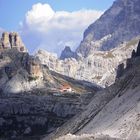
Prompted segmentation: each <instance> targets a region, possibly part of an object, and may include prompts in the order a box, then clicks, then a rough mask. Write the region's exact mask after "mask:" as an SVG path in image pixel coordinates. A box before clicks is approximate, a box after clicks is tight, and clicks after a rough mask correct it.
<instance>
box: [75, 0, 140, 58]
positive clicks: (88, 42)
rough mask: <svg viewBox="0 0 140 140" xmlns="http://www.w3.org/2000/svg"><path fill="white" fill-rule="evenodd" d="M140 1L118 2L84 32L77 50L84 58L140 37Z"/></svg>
mask: <svg viewBox="0 0 140 140" xmlns="http://www.w3.org/2000/svg"><path fill="white" fill-rule="evenodd" d="M139 24H140V1H139V0H116V1H115V2H114V3H113V5H112V7H111V8H110V9H108V10H107V11H106V12H105V13H104V14H103V15H102V16H101V17H100V18H99V19H98V20H97V21H96V22H94V23H93V24H91V25H90V26H89V27H88V28H87V29H86V31H85V32H84V38H83V41H82V42H81V44H80V46H79V47H78V48H77V51H76V52H78V53H81V54H82V55H83V56H84V57H87V56H88V55H89V54H92V53H94V51H96V50H101V51H105V50H110V49H111V48H115V47H117V46H118V45H120V44H121V43H122V42H125V41H129V40H131V39H132V38H134V37H136V36H139V35H140V27H139Z"/></svg>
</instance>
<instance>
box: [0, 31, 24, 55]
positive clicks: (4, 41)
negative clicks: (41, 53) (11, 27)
mask: <svg viewBox="0 0 140 140" xmlns="http://www.w3.org/2000/svg"><path fill="white" fill-rule="evenodd" d="M8 48H9V49H10V48H17V49H18V50H19V51H21V52H27V49H26V48H25V45H24V44H23V42H22V40H21V38H20V36H19V35H18V33H16V32H11V33H9V32H4V33H2V38H1V39H0V50H4V49H8Z"/></svg>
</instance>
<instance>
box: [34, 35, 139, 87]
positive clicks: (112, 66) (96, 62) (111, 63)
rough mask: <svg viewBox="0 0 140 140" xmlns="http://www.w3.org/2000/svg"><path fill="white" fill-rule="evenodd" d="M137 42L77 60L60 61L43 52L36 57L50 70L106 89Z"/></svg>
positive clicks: (133, 40)
mask: <svg viewBox="0 0 140 140" xmlns="http://www.w3.org/2000/svg"><path fill="white" fill-rule="evenodd" d="M138 41H139V37H136V38H134V39H132V40H130V41H128V42H124V43H122V44H121V45H120V46H118V47H117V48H114V49H111V50H110V51H104V52H102V51H95V52H94V53H92V54H90V55H88V56H87V57H86V58H84V57H80V59H78V60H76V59H74V58H67V59H64V60H60V59H58V58H57V57H55V56H53V55H51V54H50V53H48V52H46V51H44V50H40V51H39V52H38V53H37V54H36V57H37V58H38V59H39V60H40V62H41V64H46V65H47V66H48V67H49V69H50V70H53V71H56V72H58V73H61V74H63V75H67V76H69V77H73V78H76V79H80V80H86V81H89V82H93V83H96V84H98V85H100V86H102V87H106V86H109V85H111V84H112V83H114V81H115V78H116V75H117V67H118V65H119V64H120V63H122V62H124V65H126V59H127V58H130V57H131V55H132V51H133V49H134V50H136V47H137V44H138Z"/></svg>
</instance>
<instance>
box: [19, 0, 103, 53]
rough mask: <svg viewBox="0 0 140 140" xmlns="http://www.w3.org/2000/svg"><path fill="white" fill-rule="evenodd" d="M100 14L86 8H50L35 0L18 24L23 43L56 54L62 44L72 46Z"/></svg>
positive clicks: (77, 42)
mask: <svg viewBox="0 0 140 140" xmlns="http://www.w3.org/2000/svg"><path fill="white" fill-rule="evenodd" d="M101 14H102V12H101V11H96V10H86V9H83V10H79V11H74V12H67V11H54V10H53V9H52V8H51V7H50V5H48V4H41V3H38V4H35V5H33V6H32V9H31V10H30V11H28V12H27V13H26V15H25V21H24V22H23V23H20V25H22V29H21V30H22V35H23V37H24V40H25V43H26V44H27V46H28V45H32V46H30V47H34V49H36V48H38V47H40V48H43V49H46V50H48V51H51V52H55V53H58V54H60V52H61V51H62V49H63V48H64V45H72V46H71V47H72V48H73V49H75V47H77V46H78V44H79V43H80V40H81V39H82V35H83V32H84V30H85V29H86V28H87V27H88V26H89V24H91V23H93V22H94V21H95V20H96V19H97V18H98V17H99V16H100V15H101ZM26 40H27V41H26ZM28 48H29V47H28ZM34 49H33V48H32V49H31V50H34Z"/></svg>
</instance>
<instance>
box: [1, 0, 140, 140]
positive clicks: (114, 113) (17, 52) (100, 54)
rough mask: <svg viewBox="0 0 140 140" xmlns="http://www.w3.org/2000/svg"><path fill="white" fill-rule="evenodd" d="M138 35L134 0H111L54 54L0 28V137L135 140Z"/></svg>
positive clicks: (139, 1) (139, 3)
mask: <svg viewBox="0 0 140 140" xmlns="http://www.w3.org/2000/svg"><path fill="white" fill-rule="evenodd" d="M85 22H86V21H85ZM139 40H140V0H116V1H115V2H114V3H113V5H112V6H111V7H110V8H109V9H108V10H107V11H105V12H104V14H103V15H102V16H101V17H100V18H99V19H98V20H96V21H95V22H94V23H92V24H91V25H89V27H88V28H87V29H86V30H85V32H84V35H83V40H82V41H81V43H79V44H80V45H79V46H78V47H77V49H76V51H72V50H71V47H70V46H66V47H65V49H64V50H63V51H62V53H61V56H60V57H59V58H58V57H57V56H55V55H54V54H52V53H49V52H47V51H45V50H38V52H37V53H36V54H34V55H30V54H29V53H28V50H27V48H26V46H25V45H24V43H23V41H22V39H21V37H20V35H19V34H18V33H17V32H3V33H2V36H1V39H0V140H140V41H139Z"/></svg>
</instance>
